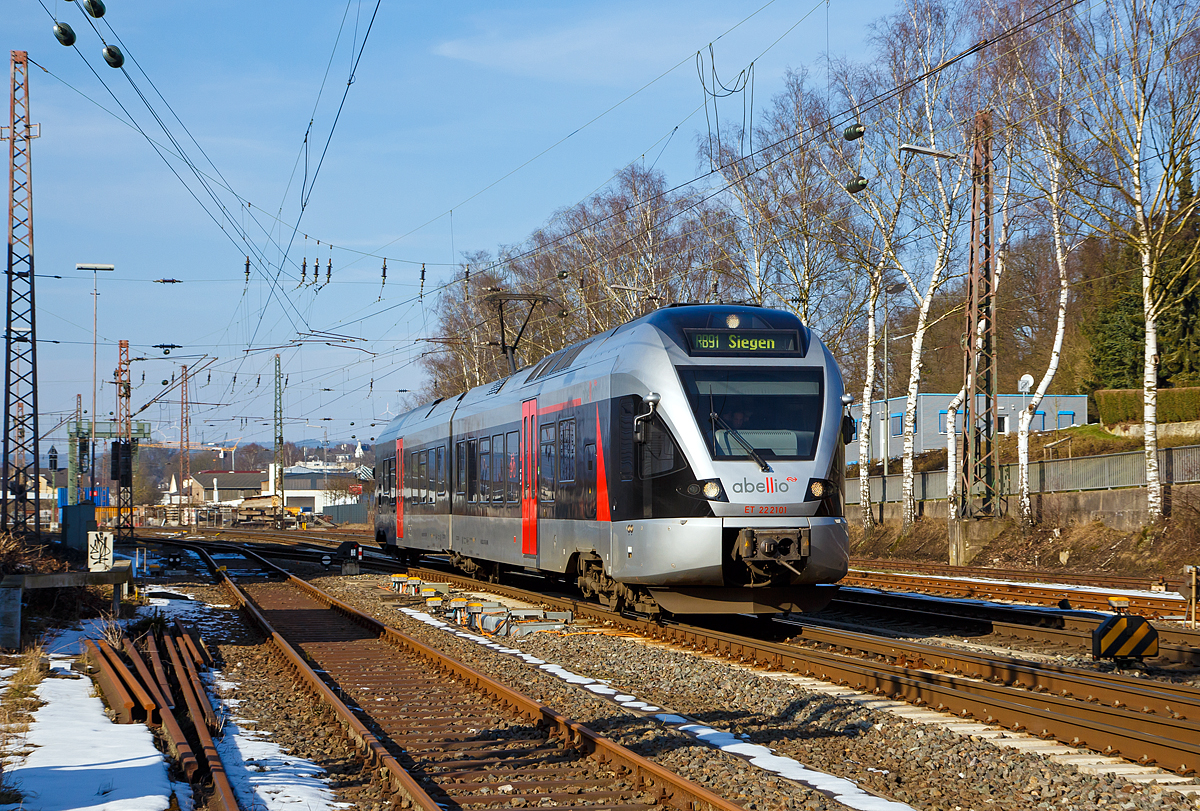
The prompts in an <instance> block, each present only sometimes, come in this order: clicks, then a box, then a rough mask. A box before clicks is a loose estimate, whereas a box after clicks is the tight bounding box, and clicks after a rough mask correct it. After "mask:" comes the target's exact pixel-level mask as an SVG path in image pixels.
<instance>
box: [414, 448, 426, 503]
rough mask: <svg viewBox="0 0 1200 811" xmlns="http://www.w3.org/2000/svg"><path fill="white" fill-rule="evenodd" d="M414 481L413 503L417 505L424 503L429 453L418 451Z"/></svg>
mask: <svg viewBox="0 0 1200 811" xmlns="http://www.w3.org/2000/svg"><path fill="white" fill-rule="evenodd" d="M415 455H416V457H417V469H416V471H415V473H416V476H415V478H416V481H415V482H414V483H413V484H414V486H413V501H414V502H416V503H417V504H424V503H425V491H426V486H427V485H428V484H429V451H418V452H417V453H416V454H415Z"/></svg>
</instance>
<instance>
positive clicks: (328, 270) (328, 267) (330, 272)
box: [313, 256, 333, 284]
mask: <svg viewBox="0 0 1200 811" xmlns="http://www.w3.org/2000/svg"><path fill="white" fill-rule="evenodd" d="M332 277H333V257H332V256H330V257H329V264H327V265H326V266H325V284H329V280H330V279H331V278H332ZM313 281H316V279H313Z"/></svg>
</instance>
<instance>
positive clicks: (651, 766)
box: [174, 542, 742, 811]
mask: <svg viewBox="0 0 1200 811" xmlns="http://www.w3.org/2000/svg"><path fill="white" fill-rule="evenodd" d="M174 543H176V544H177V545H180V546H191V547H195V548H199V546H200V545H198V544H187V543H178V542H174ZM244 554H246V555H247V556H248V557H251V558H254V559H256V560H257V561H259V562H260V563H261V565H263V566H264V567H266V568H268V569H270V570H272V571H275V572H277V573H279V574H281V575H284V576H286V582H287V584H288V585H291V586H293V587H294V588H296V589H298V590H299V591H301V592H302V593H304V594H305V595H307V596H308V597H310V598H311V599H313V600H314V601H316V602H318V603H320V604H323V605H326V606H328V607H329V608H330V609H331V610H334V611H336V612H337V613H339V614H341V615H343V616H344V617H346V618H347V619H349V620H351V621H353V622H354V623H356V624H358V625H359V626H361V627H362V628H364V629H365V630H368V631H369V632H372V633H375V634H377V635H378V636H379V638H381V639H383V640H385V641H386V642H388V643H390V644H391V645H393V646H395V647H397V648H399V649H400V650H403V651H405V652H406V653H408V654H410V655H411V656H415V657H419V658H422V659H425V660H428V661H430V662H432V663H434V664H435V665H436V666H437V667H439V668H440V669H443V670H446V671H448V672H450V673H452V674H453V675H454V676H455V677H456V679H458V680H460V681H462V682H464V683H467V684H471V685H473V686H474V687H475V689H476V690H478V691H479V692H481V693H483V694H484V695H487V696H490V697H492V698H494V699H496V700H497V701H499V702H501V703H502V704H504V705H507V706H508V708H509V709H510V710H512V711H514V712H515V713H517V714H518V715H520V716H523V717H524V718H526V719H528V720H530V721H532V722H534V723H536V724H539V725H542V726H545V727H546V728H548V729H549V730H550V731H551V732H552V735H554V736H557V737H559V738H560V739H561V740H562V741H563V742H564V744H565V745H567V746H568V747H571V748H575V749H579V750H581V751H583V752H585V753H587V754H588V755H589V756H591V757H593V758H594V759H596V760H597V761H598V762H600V763H604V764H608V765H609V766H610V767H618V768H620V769H622V770H624V771H625V772H626V773H627V774H628V778H629V779H630V780H631V782H634V783H637V784H640V785H642V786H646V787H648V788H649V789H650V790H652V791H653V792H654V794H655V796H656V797H657V800H658V802H660V803H662V804H665V805H667V806H670V807H672V808H675V809H678V810H679V811H742V809H741V807H740V806H738V805H736V804H734V803H731V802H729V801H727V800H725V799H723V798H721V797H719V796H718V795H716V794H714V793H712V792H711V791H708V790H707V789H705V788H703V787H701V786H698V785H696V784H694V783H692V782H691V781H689V780H687V779H686V778H683V777H681V776H679V775H677V774H675V773H673V772H671V771H670V770H668V769H666V768H664V767H662V766H659V765H658V764H656V763H653V762H652V761H649V760H647V759H646V758H643V757H642V756H640V755H638V754H636V753H634V752H632V751H630V750H628V749H626V748H625V747H623V746H621V745H619V744H617V743H615V742H613V741H611V740H609V739H607V738H605V737H603V736H601V735H599V734H597V733H595V732H593V731H592V730H590V729H588V728H587V727H586V726H584V725H582V724H580V723H578V722H576V721H572V720H571V719H569V718H567V717H565V716H563V715H561V714H560V713H558V712H556V711H554V710H552V709H551V708H549V707H546V706H545V705H543V704H541V703H539V702H537V701H535V700H534V699H531V698H529V697H527V696H525V695H523V694H521V693H519V692H517V691H516V690H513V689H512V688H510V687H508V686H506V685H504V684H501V683H500V682H498V681H495V680H494V679H491V678H490V677H488V676H485V675H484V674H482V673H480V672H478V671H476V670H474V669H473V668H470V667H468V666H467V665H465V664H462V663H461V662H458V661H456V660H454V659H452V658H450V657H448V656H447V655H445V654H443V653H441V652H440V651H437V650H435V649H434V648H431V647H429V646H427V645H425V644H423V643H421V642H419V641H418V640H416V639H413V638H412V637H409V636H408V635H406V634H403V633H401V632H400V631H398V630H396V629H394V628H392V627H390V626H388V625H385V624H384V623H381V622H379V621H378V620H376V619H374V618H373V617H371V616H369V615H367V614H364V613H362V612H361V611H358V610H357V609H355V608H353V607H352V606H350V605H349V604H347V603H345V602H342V601H341V600H338V599H337V598H336V597H333V596H332V595H330V594H327V593H326V592H324V591H322V590H321V589H318V588H317V587H315V586H313V585H312V584H310V583H307V582H306V581H304V580H302V579H300V578H298V577H296V576H295V575H292V574H291V573H289V572H287V571H286V570H284V569H282V568H280V567H278V566H276V565H275V564H273V563H271V562H270V561H268V560H266V559H265V558H262V557H261V556H259V555H258V554H256V553H254V552H252V551H250V550H244ZM210 560H211V559H210ZM212 568H213V570H214V574H216V575H218V576H219V578H220V581H221V583H222V584H223V585H224V587H225V588H227V589H228V590H229V591H230V592H231V594H233V596H234V598H235V599H236V600H237V602H238V604H239V605H240V606H242V608H243V609H244V610H246V611H247V613H248V614H249V615H250V616H251V617H252V618H253V620H254V622H255V624H257V625H258V626H259V627H260V628H261V629H262V630H263V632H264V633H265V634H267V635H268V636H269V637H270V638H271V639H272V641H273V642H274V643H275V645H276V647H278V648H279V649H280V650H281V651H284V652H285V656H286V657H287V658H288V659H289V660H290V661H291V662H292V664H293V667H294V668H295V669H296V670H297V671H299V672H300V673H302V674H303V675H304V677H305V680H306V681H307V682H308V683H309V684H310V686H312V687H313V688H314V689H316V690H317V691H318V693H319V694H321V695H322V697H323V698H324V700H325V701H326V703H327V704H330V705H331V706H334V703H335V702H336V705H339V706H340V711H339V713H338V714H339V715H340V716H341V717H342V718H343V721H344V722H348V723H352V724H353V725H354V726H355V727H356V729H355V732H356V737H357V738H361V739H362V740H364V741H369V742H370V748H371V749H372V751H373V753H374V754H375V755H376V756H377V757H378V759H379V760H380V761H382V762H384V763H385V765H386V768H387V770H388V771H389V772H391V774H392V777H393V778H394V779H396V778H401V777H402V778H404V779H403V782H405V783H407V784H408V785H409V786H411V789H410V791H411V790H415V791H416V792H420V794H421V795H423V796H424V798H427V799H428V803H429V804H430V805H428V806H426V805H425V804H424V802H423V801H418V800H417V796H416V795H415V794H414V796H413V798H412V799H413V802H415V803H417V804H419V805H420V806H421V807H422V808H424V809H426V811H437V809H439V806H438V805H437V803H435V802H434V801H433V800H432V799H431V798H429V795H428V794H426V793H425V792H424V791H423V790H422V789H421V788H420V787H419V786H418V785H417V784H416V782H415V780H413V778H412V777H411V776H410V775H409V774H408V773H407V772H406V771H404V770H403V768H402V767H401V766H400V764H399V763H398V762H396V760H395V759H394V758H392V757H391V755H389V754H387V752H386V750H384V748H383V746H382V744H381V743H380V742H379V740H378V739H377V738H376V737H375V736H374V735H373V734H372V733H371V732H369V731H368V730H367V729H366V727H365V726H363V725H362V723H361V721H359V720H358V718H357V717H356V716H355V715H354V714H353V712H352V711H351V710H350V709H349V708H347V707H346V705H345V704H343V703H342V702H341V701H340V700H338V699H337V698H336V696H334V695H333V693H332V691H330V690H329V688H328V687H327V686H326V685H325V682H324V681H323V680H321V678H320V677H319V676H317V674H316V673H315V671H313V670H312V668H310V667H309V666H308V665H307V664H306V663H305V662H304V661H303V659H302V658H301V656H300V654H299V653H297V652H296V651H295V649H294V648H292V646H291V645H290V644H289V643H288V642H287V641H286V640H285V639H284V638H283V637H282V636H281V635H280V634H279V633H278V632H277V631H275V630H274V629H273V628H272V627H271V626H270V624H269V623H268V621H267V619H266V617H265V615H264V613H263V612H262V611H261V609H259V608H258V607H257V606H256V604H255V603H254V601H253V600H252V599H250V598H249V596H248V595H247V594H246V593H245V592H244V591H243V590H242V589H240V588H238V586H237V585H236V584H235V583H234V582H233V581H232V579H231V578H230V577H228V576H227V574H226V573H225V572H220V571H217V570H216V567H215V566H213V567H212ZM335 711H336V708H335ZM385 758H386V759H387V760H385ZM391 764H394V766H393V765H391ZM394 770H398V772H397V771H394Z"/></svg>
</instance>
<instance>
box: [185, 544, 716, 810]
mask: <svg viewBox="0 0 1200 811" xmlns="http://www.w3.org/2000/svg"><path fill="white" fill-rule="evenodd" d="M174 543H176V544H177V545H179V546H184V547H186V548H191V549H194V550H197V551H202V550H203V547H202V546H201V545H198V544H189V543H182V542H179V541H175V542H174ZM221 548H222V549H225V548H227V547H225V546H223V545H222V547H221ZM245 554H246V555H248V556H249V557H250V558H251V559H253V560H254V561H255V563H256V565H258V566H260V567H262V568H265V569H267V570H269V571H271V572H272V573H273V574H274V575H275V576H277V577H279V578H281V579H280V580H276V581H273V582H261V581H259V582H250V583H244V584H242V585H238V584H237V583H235V582H234V580H233V579H231V577H229V576H228V574H227V572H225V571H221V570H219V569H218V568H217V567H216V565H215V563H214V562H213V561H212V559H211V557H210V558H208V562H209V565H210V568H211V569H212V571H213V574H214V575H215V576H216V577H218V579H219V580H220V582H221V583H222V585H223V586H224V587H225V588H226V589H227V590H228V591H229V592H230V594H231V595H232V597H233V598H234V599H235V600H236V601H237V603H238V604H239V605H240V606H242V607H243V608H244V609H245V611H246V613H247V614H248V615H249V616H250V617H251V619H252V620H253V621H254V622H255V624H257V625H258V626H259V627H260V628H261V630H262V631H263V632H264V634H266V635H267V637H268V638H269V639H270V640H271V642H272V644H274V645H275V646H276V647H277V648H278V649H279V651H280V653H281V654H282V655H283V656H284V657H285V658H286V659H287V660H288V661H289V662H290V664H291V666H292V668H293V669H294V670H295V671H296V673H297V676H298V678H300V679H302V680H304V681H305V682H306V683H307V684H308V685H309V686H310V687H311V688H312V689H313V691H314V692H315V693H316V694H317V695H318V696H319V697H320V698H321V699H322V700H323V701H324V703H325V704H327V705H328V706H329V707H330V709H331V710H332V711H333V712H334V713H335V714H336V715H337V716H338V718H339V719H340V721H341V723H342V725H343V726H344V727H345V728H346V730H347V731H348V732H349V734H350V735H351V737H353V738H354V739H355V740H356V741H357V742H358V743H359V745H360V746H361V747H362V748H363V749H364V750H365V751H366V752H367V753H368V755H369V757H370V758H371V759H372V761H373V762H374V763H376V764H377V765H378V766H379V768H380V769H381V770H382V773H383V774H384V775H386V777H387V779H388V781H389V782H390V783H391V785H392V787H393V789H394V790H396V791H397V792H398V793H399V794H400V795H402V797H403V799H404V801H405V804H406V805H407V806H413V807H418V808H421V809H423V810H424V811H439V809H447V808H450V809H455V808H459V809H462V808H489V807H495V806H500V807H519V806H522V805H525V804H529V805H534V804H537V803H538V802H540V801H541V800H542V799H543V798H546V797H549V798H551V799H552V800H553V801H554V802H555V803H556V804H557V806H556V807H557V808H559V809H567V810H568V811H572V810H573V809H580V811H584V810H586V809H596V808H605V809H614V810H619V811H640V810H641V809H663V811H667V809H675V811H736V810H737V809H738V808H739V806H736V805H734V804H732V803H730V802H728V801H726V800H724V799H722V798H720V797H718V796H717V795H715V794H713V793H711V792H709V791H707V790H705V789H703V788H701V787H699V786H696V785H695V784H693V783H691V782H689V781H687V780H686V779H684V778H682V777H679V776H678V775H675V774H673V773H672V772H670V771H668V770H666V769H664V768H662V767H660V766H658V765H656V764H654V763H652V762H650V761H648V760H646V759H644V758H642V757H641V756H639V755H637V754H635V753H633V752H631V751H630V750H628V749H626V748H624V747H622V746H619V745H617V744H615V743H613V742H612V741H610V740H608V739H606V738H603V737H601V736H598V735H596V734H595V733H593V732H591V731H590V730H588V729H587V728H585V727H583V726H581V725H580V724H578V723H575V722H573V721H571V720H569V719H567V718H565V717H563V716H561V715H559V714H558V713H556V712H554V711H553V710H551V709H549V708H547V707H545V706H542V705H541V704H540V703H538V702H536V701H534V700H532V699H530V698H528V697H526V696H523V695H521V694H520V693H517V692H516V691H514V690H512V689H511V688H509V687H507V686H505V685H502V684H500V683H499V682H496V681H494V680H492V679H490V678H488V677H486V676H484V675H482V674H480V673H478V672H476V671H474V670H472V669H471V668H468V667H466V666H465V665H462V664H460V663H458V662H456V661H455V660H453V659H450V658H448V657H446V656H445V655H443V654H441V653H440V652H438V651H436V650H434V649H432V648H429V647H427V646H425V645H423V644H422V643H420V642H418V641H417V640H415V639H412V638H411V637H408V636H406V635H404V634H402V633H400V632H398V631H396V630H394V629H392V628H389V627H387V626H385V625H383V624H382V623H380V622H378V621H377V620H375V619H373V618H371V617H369V616H367V615H366V614H363V613H361V612H359V611H357V610H355V609H353V608H352V607H350V606H348V605H346V604H345V603H343V602H341V601H339V600H337V599H335V598H333V597H331V596H330V595H328V594H326V593H325V592H323V591H321V590H320V589H317V588H315V587H314V586H312V585H310V584H308V583H306V582H305V581H303V580H301V579H299V578H297V577H295V576H292V575H290V574H288V573H286V572H285V571H284V570H282V569H280V568H279V567H277V566H275V565H274V564H271V563H270V562H268V561H266V560H265V559H263V558H261V557H259V556H257V555H256V554H255V553H253V552H250V551H249V550H247V551H246V552H245ZM205 555H207V553H205ZM318 674H319V675H318Z"/></svg>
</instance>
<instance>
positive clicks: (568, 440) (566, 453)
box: [558, 420, 575, 482]
mask: <svg viewBox="0 0 1200 811" xmlns="http://www.w3.org/2000/svg"><path fill="white" fill-rule="evenodd" d="M558 480H559V481H560V482H573V481H575V420H562V421H560V422H559V423H558Z"/></svg>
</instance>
